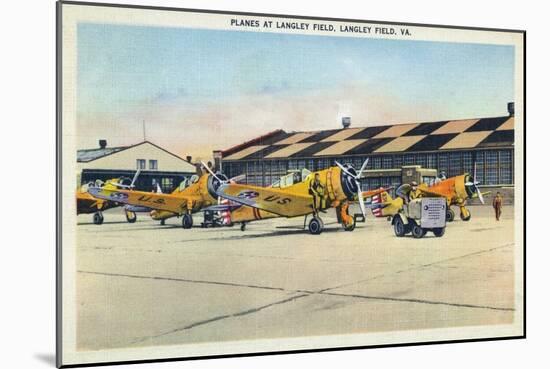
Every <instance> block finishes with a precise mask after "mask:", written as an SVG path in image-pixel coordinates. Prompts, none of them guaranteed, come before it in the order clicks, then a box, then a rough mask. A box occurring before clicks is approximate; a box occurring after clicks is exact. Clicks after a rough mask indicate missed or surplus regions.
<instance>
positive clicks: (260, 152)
mask: <svg viewBox="0 0 550 369" xmlns="http://www.w3.org/2000/svg"><path fill="white" fill-rule="evenodd" d="M524 42H525V32H524V31H519V30H502V29H479V28H476V29H472V28H465V27H456V26H432V25H430V26H429V25H421V24H397V23H389V22H382V21H367V20H350V19H331V18H315V17H308V16H306V15H304V16H299V15H292V16H290V15H273V14H253V13H232V12H224V11H205V10H189V9H175V8H156V7H146V6H131V5H114V4H94V3H78V2H71V1H67V2H64V1H63V2H59V3H58V45H57V46H58V81H57V82H58V85H57V86H58V89H57V93H58V121H57V124H58V126H57V132H58V147H57V152H58V171H57V173H58V197H57V200H58V213H57V215H58V223H57V224H58V244H57V247H58V249H57V252H58V299H57V302H58V306H57V313H58V315H57V319H58V320H57V322H58V337H57V338H58V339H57V344H58V347H57V350H58V351H57V358H58V366H74V365H98V364H105V363H120V362H125V363H131V362H143V361H155V360H165V359H173V360H183V359H189V358H207V357H208V358H211V357H224V356H234V355H243V354H246V355H254V354H260V353H262V354H265V353H273V354H275V353H289V352H308V351H319V350H331V349H342V348H370V347H380V346H392V345H402V344H418V343H434V342H461V341H473V340H487V339H504V338H523V337H524V336H525V326H524V321H525V309H524V307H525V295H524V291H525V290H524V276H525V264H524V255H525V254H524V251H525V228H524V224H525V215H524V214H525V213H524V210H525V206H524V200H525V162H524V155H525V154H524V153H525V129H526V122H525V101H524V96H525V95H524V87H525V86H524V75H525V69H524V68H525V65H524V60H525V48H524Z"/></svg>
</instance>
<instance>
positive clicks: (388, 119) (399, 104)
mask: <svg viewBox="0 0 550 369" xmlns="http://www.w3.org/2000/svg"><path fill="white" fill-rule="evenodd" d="M268 90H269V89H268ZM273 91H274V90H273ZM165 101H166V100H164V101H161V100H158V101H154V102H151V103H150V104H143V105H140V106H135V108H134V109H132V110H131V111H128V112H125V113H123V114H118V115H115V116H113V115H112V114H110V113H99V114H94V115H86V116H81V117H79V143H80V144H82V145H84V146H85V143H87V145H88V146H90V145H91V146H92V147H94V146H96V145H97V140H98V139H99V138H106V139H107V140H108V141H109V142H113V144H115V143H117V142H121V143H124V144H131V143H135V142H138V141H141V139H142V125H141V122H142V121H143V120H145V122H146V127H147V139H149V140H150V141H152V142H155V143H156V144H158V145H161V146H163V147H165V148H166V149H168V150H170V151H173V152H174V153H176V154H178V155H180V156H183V157H185V156H186V155H191V156H193V158H197V159H198V158H201V159H208V158H210V157H211V156H212V150H216V149H222V150H223V149H227V148H229V147H231V146H234V145H237V144H239V143H242V142H244V141H247V140H249V139H252V138H254V137H257V136H260V135H263V134H265V133H267V132H270V131H273V130H276V129H283V130H285V131H316V130H323V129H334V128H340V127H341V123H340V119H341V114H342V106H345V110H346V113H347V114H349V115H350V116H351V120H352V127H364V126H369V125H381V124H395V123H409V122H419V121H435V120H440V119H449V118H454V117H449V116H448V113H449V112H448V111H445V110H442V109H441V108H439V109H434V108H433V107H431V106H429V105H427V104H425V103H416V102H414V99H412V100H407V101H404V100H403V99H402V98H400V97H399V96H398V95H397V94H393V93H392V92H391V91H390V90H384V89H381V88H380V87H379V86H374V85H366V84H354V83H349V84H347V85H344V86H340V87H338V88H334V89H325V90H314V91H309V93H305V94H301V95H299V96H290V95H287V94H277V93H265V94H254V95H246V96H240V97H228V98H225V99H219V100H203V101H199V100H196V99H188V98H186V97H184V96H179V97H173V98H172V96H170V103H169V104H165ZM411 101H412V102H411ZM446 115H447V116H446ZM128 141H129V142H128Z"/></svg>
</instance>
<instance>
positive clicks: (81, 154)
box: [76, 141, 186, 163]
mask: <svg viewBox="0 0 550 369" xmlns="http://www.w3.org/2000/svg"><path fill="white" fill-rule="evenodd" d="M143 144H150V145H153V146H154V147H156V148H157V149H159V150H162V151H164V152H166V153H168V154H170V155H172V156H174V157H176V158H178V159H180V160H184V161H186V160H185V159H183V158H181V157H179V156H178V155H176V154H173V153H171V152H170V151H168V150H166V149H163V148H162V147H160V146H158V145H155V144H154V143H152V142H150V141H142V142H139V143H137V144H135V145H130V146H118V147H105V148H100V147H98V148H95V149H83V150H77V152H76V161H77V162H78V163H88V162H91V161H94V160H97V159H101V158H103V157H105V156H109V155H112V154H115V153H117V152H121V151H124V150H128V149H131V148H133V147H136V146H140V145H143Z"/></svg>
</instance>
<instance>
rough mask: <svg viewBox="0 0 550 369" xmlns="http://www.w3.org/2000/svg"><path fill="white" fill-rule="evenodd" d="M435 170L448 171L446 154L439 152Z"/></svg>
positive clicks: (447, 156)
mask: <svg viewBox="0 0 550 369" xmlns="http://www.w3.org/2000/svg"><path fill="white" fill-rule="evenodd" d="M437 170H438V171H439V172H441V171H444V172H445V173H447V174H448V173H449V155H448V154H439V157H438V164H437Z"/></svg>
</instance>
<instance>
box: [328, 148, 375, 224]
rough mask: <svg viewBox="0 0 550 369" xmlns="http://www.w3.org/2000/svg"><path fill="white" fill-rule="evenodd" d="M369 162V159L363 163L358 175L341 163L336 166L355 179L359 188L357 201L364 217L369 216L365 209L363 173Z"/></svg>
mask: <svg viewBox="0 0 550 369" xmlns="http://www.w3.org/2000/svg"><path fill="white" fill-rule="evenodd" d="M368 162H369V158H367V160H365V161H364V162H363V165H361V169H359V172H358V173H357V174H353V173H352V172H350V171H349V170H348V168H347V167H345V166H344V165H342V164H340V163H339V162H336V165H337V166H338V167H339V168H340V169H341V170H342V171H343V172H344V173H346V174H347V175H348V176H350V177H351V178H353V179H354V180H355V184H356V186H357V200H359V207H360V208H361V213H362V214H363V216H366V215H367V210H366V209H365V203H364V199H363V191H361V175H362V174H363V171H364V170H365V168H366V167H367V164H368Z"/></svg>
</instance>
